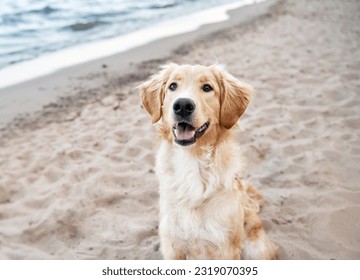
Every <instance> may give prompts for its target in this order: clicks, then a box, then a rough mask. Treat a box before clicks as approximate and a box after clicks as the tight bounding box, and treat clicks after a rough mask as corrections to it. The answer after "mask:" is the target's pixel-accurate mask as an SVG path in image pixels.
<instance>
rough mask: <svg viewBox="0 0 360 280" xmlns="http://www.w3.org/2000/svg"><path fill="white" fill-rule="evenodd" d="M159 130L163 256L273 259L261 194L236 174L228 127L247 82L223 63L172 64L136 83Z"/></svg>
mask: <svg viewBox="0 0 360 280" xmlns="http://www.w3.org/2000/svg"><path fill="white" fill-rule="evenodd" d="M139 90H140V96H141V101H142V104H143V106H144V108H145V109H146V111H147V112H148V113H149V114H150V115H151V117H152V122H153V123H154V124H156V127H157V129H158V131H159V134H160V138H161V144H160V149H159V152H158V154H157V159H156V173H157V176H158V179H159V181H160V225H159V234H160V241H161V252H162V254H163V257H164V258H165V259H274V258H275V257H276V246H275V245H274V244H273V243H272V242H271V241H270V239H269V238H268V237H267V235H266V233H265V231H264V228H263V225H262V222H261V220H260V218H259V216H258V212H259V210H260V206H261V203H262V196H261V195H260V194H259V193H258V192H257V191H256V190H255V189H254V188H253V187H252V186H251V185H250V184H249V183H247V182H245V181H243V180H242V179H241V173H242V166H243V160H242V158H241V153H240V151H239V148H238V145H237V143H236V141H235V140H234V137H233V128H234V126H235V124H236V123H237V121H238V119H239V118H240V116H241V115H242V114H243V113H244V111H245V109H246V107H247V106H248V103H249V100H250V97H251V94H252V88H251V87H250V86H249V85H247V84H245V83H242V82H240V81H238V80H237V79H235V78H234V77H233V76H232V75H230V74H229V73H228V72H226V71H225V70H224V68H223V67H222V66H220V65H212V66H209V67H206V66H200V65H195V66H192V65H182V66H179V65H177V64H169V65H166V66H164V67H162V69H161V70H160V71H159V72H158V73H157V74H155V75H154V76H152V77H151V78H150V79H149V80H148V81H146V82H144V83H143V84H141V85H140V86H139Z"/></svg>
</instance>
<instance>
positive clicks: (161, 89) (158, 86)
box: [138, 63, 176, 123]
mask: <svg viewBox="0 0 360 280" xmlns="http://www.w3.org/2000/svg"><path fill="white" fill-rule="evenodd" d="M175 66H176V64H173V63H172V64H167V65H164V66H162V67H161V68H162V70H161V71H159V72H158V73H156V74H155V75H153V76H151V77H150V79H149V80H147V81H146V82H144V83H142V84H141V85H139V86H138V89H139V91H140V97H141V102H142V105H143V106H144V108H145V109H146V111H147V112H148V113H149V114H150V116H151V117H152V123H156V122H158V121H159V120H160V118H161V116H162V105H163V101H164V96H165V91H166V88H165V87H166V83H167V81H168V79H169V76H170V73H171V71H172V69H174V67H175Z"/></svg>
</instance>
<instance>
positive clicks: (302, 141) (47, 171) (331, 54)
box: [0, 0, 360, 259]
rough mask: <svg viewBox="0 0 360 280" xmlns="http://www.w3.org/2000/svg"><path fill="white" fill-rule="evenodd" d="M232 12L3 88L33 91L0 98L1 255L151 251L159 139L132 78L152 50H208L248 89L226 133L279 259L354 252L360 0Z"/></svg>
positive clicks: (155, 252) (186, 57)
mask: <svg viewBox="0 0 360 280" xmlns="http://www.w3.org/2000/svg"><path fill="white" fill-rule="evenodd" d="M231 15H232V19H231V20H230V21H228V22H227V23H221V24H215V25H211V26H207V27H204V28H203V29H200V30H198V31H196V32H193V33H191V34H187V35H180V36H176V37H174V38H169V39H167V40H161V41H158V42H154V43H152V44H149V45H147V46H145V47H144V48H145V50H146V52H145V54H144V48H138V49H136V50H133V52H132V53H131V55H132V56H131V55H129V54H128V56H127V57H128V61H126V62H124V60H123V59H124V55H125V54H119V55H117V56H113V57H111V58H104V59H102V60H100V61H95V62H89V63H88V64H86V65H80V66H77V67H73V68H71V69H66V70H64V71H60V72H58V73H55V74H53V75H50V76H47V77H44V78H41V79H38V80H35V81H30V82H28V83H25V84H21V85H18V86H16V87H13V88H9V89H2V90H0V94H3V95H2V96H5V95H6V96H14V94H18V95H17V96H20V97H24V96H25V95H26V98H29V96H32V94H34V96H36V97H38V99H37V100H36V102H37V103H36V102H35V101H34V104H35V103H36V104H35V105H34V106H33V105H31V104H30V105H31V106H30V105H29V106H26V103H22V102H24V99H23V98H20V100H17V101H16V99H15V98H13V99H12V100H10V97H9V98H8V99H6V98H3V101H1V100H0V108H1V110H5V109H6V110H7V111H6V112H8V113H7V114H6V116H7V119H6V120H4V118H5V117H4V118H2V123H1V126H2V130H1V140H0V258H2V259H161V254H160V252H159V239H158V232H157V224H158V191H157V187H158V183H157V180H156V176H155V174H154V156H155V153H156V150H157V143H158V141H157V138H156V135H155V133H154V129H153V127H152V125H151V121H150V117H149V116H148V115H147V114H146V113H145V112H144V111H143V110H142V108H141V106H140V102H139V97H138V93H137V91H136V89H135V86H136V85H138V84H139V83H141V81H143V80H144V79H146V77H147V76H148V75H150V74H152V73H154V72H155V71H156V67H157V66H158V65H159V64H163V63H166V62H170V61H172V62H177V63H190V64H194V63H200V64H212V63H214V62H215V61H217V62H219V63H223V64H225V65H226V66H227V69H228V70H229V72H231V73H232V74H233V75H235V76H236V77H238V78H239V79H241V80H243V81H246V82H248V83H250V84H252V85H253V86H254V87H255V88H256V91H257V94H256V97H255V98H254V100H253V102H252V104H251V106H250V107H249V109H248V110H247V112H246V114H245V115H244V116H243V117H242V119H241V120H240V122H239V125H240V128H239V130H238V133H237V139H238V141H239V143H240V144H241V146H242V149H243V152H244V154H245V156H246V157H247V162H248V169H247V177H248V179H249V180H250V181H252V182H253V183H254V184H255V185H256V186H257V188H258V189H259V190H261V192H262V193H263V194H264V197H265V200H266V205H265V207H264V208H263V211H262V214H261V216H262V219H263V220H264V223H265V227H266V230H267V232H268V233H269V235H270V237H271V238H272V239H273V240H274V241H275V242H276V243H277V244H278V246H279V259H360V145H359V143H360V139H359V137H360V110H359V108H360V95H359V91H360V4H359V2H358V1H356V0H349V1H340V0H339V1H334V0H331V1H330V0H329V1H319V0H317V1H315V0H313V1H310V0H309V1H269V2H267V4H262V5H260V6H256V7H255V6H254V7H251V8H249V7H248V8H242V9H239V10H236V11H233V12H231ZM204 30H205V31H206V32H204ZM186 36H188V37H186ZM184 40H185V41H184ZM181 42H182V43H184V42H186V44H185V45H184V44H181ZM164 46H165V47H164ZM154 48H155V49H154ZM159 48H164V51H161V52H157V51H156V50H158V51H159V50H160V49H159ZM136 52H137V53H138V55H136ZM145 57H147V58H148V59H146V58H145ZM130 58H133V60H131V59H130ZM117 64H119V65H122V66H121V67H119V68H117V67H116V65H117ZM25 90H26V93H25ZM41 96H46V97H41ZM0 97H1V95H0ZM0 99H1V98H0ZM5 99H6V100H7V101H6V102H8V103H6V102H5V101H4V100H5ZM9 100H10V101H9ZM1 102H2V103H1ZM29 102H30V101H29ZM45 104H47V105H46V106H45V107H44V108H43V109H42V110H38V109H39V108H41V107H42V106H43V105H45ZM34 111H37V112H36V113H33V112H34ZM3 112H4V111H3ZM20 113H23V114H22V115H21V114H20ZM24 113H25V114H24ZM3 114H4V113H3ZM13 115H17V116H18V117H17V118H16V119H15V120H13V121H10V120H9V118H10V116H11V118H12V116H13ZM3 116H4V115H3Z"/></svg>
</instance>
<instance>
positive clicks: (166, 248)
mask: <svg viewBox="0 0 360 280" xmlns="http://www.w3.org/2000/svg"><path fill="white" fill-rule="evenodd" d="M160 247H161V252H162V255H163V257H164V259H165V260H185V259H186V255H185V251H184V249H183V248H181V247H180V246H176V244H174V242H172V240H171V238H169V237H168V236H162V237H161V242H160Z"/></svg>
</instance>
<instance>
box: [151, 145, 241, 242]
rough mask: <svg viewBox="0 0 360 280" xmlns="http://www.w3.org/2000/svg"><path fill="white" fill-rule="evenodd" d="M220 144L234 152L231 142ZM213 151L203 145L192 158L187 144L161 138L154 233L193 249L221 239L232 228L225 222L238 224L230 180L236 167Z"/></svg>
mask: <svg viewBox="0 0 360 280" xmlns="http://www.w3.org/2000/svg"><path fill="white" fill-rule="evenodd" d="M226 149H227V151H228V153H230V155H231V153H235V154H234V156H236V152H237V149H235V147H234V149H231V148H230V149H229V146H227V147H226ZM219 152H220V151H215V150H214V149H213V148H211V147H209V148H207V149H204V153H203V155H202V156H201V157H196V156H194V155H193V154H192V153H190V152H189V150H188V149H184V148H183V147H178V146H176V145H175V146H172V145H170V144H168V143H167V142H163V143H162V145H161V147H160V150H159V153H158V156H157V174H158V177H159V181H160V234H168V235H170V238H174V240H175V239H176V240H182V241H183V242H184V243H191V247H192V248H193V247H194V246H196V245H198V246H199V247H201V246H203V244H204V243H210V244H221V243H224V242H226V240H227V239H228V238H229V236H230V235H231V234H232V232H233V231H234V229H233V228H231V226H234V225H240V224H241V222H242V219H243V217H242V215H243V211H242V209H241V207H240V199H241V197H240V196H241V192H240V190H239V188H238V186H237V183H236V177H237V176H239V172H240V170H241V166H240V165H239V163H238V162H235V161H234V162H233V161H232V157H231V156H230V157H226V155H225V157H223V156H221V155H220V154H219ZM233 219H238V221H237V222H236V223H234V221H233Z"/></svg>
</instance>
